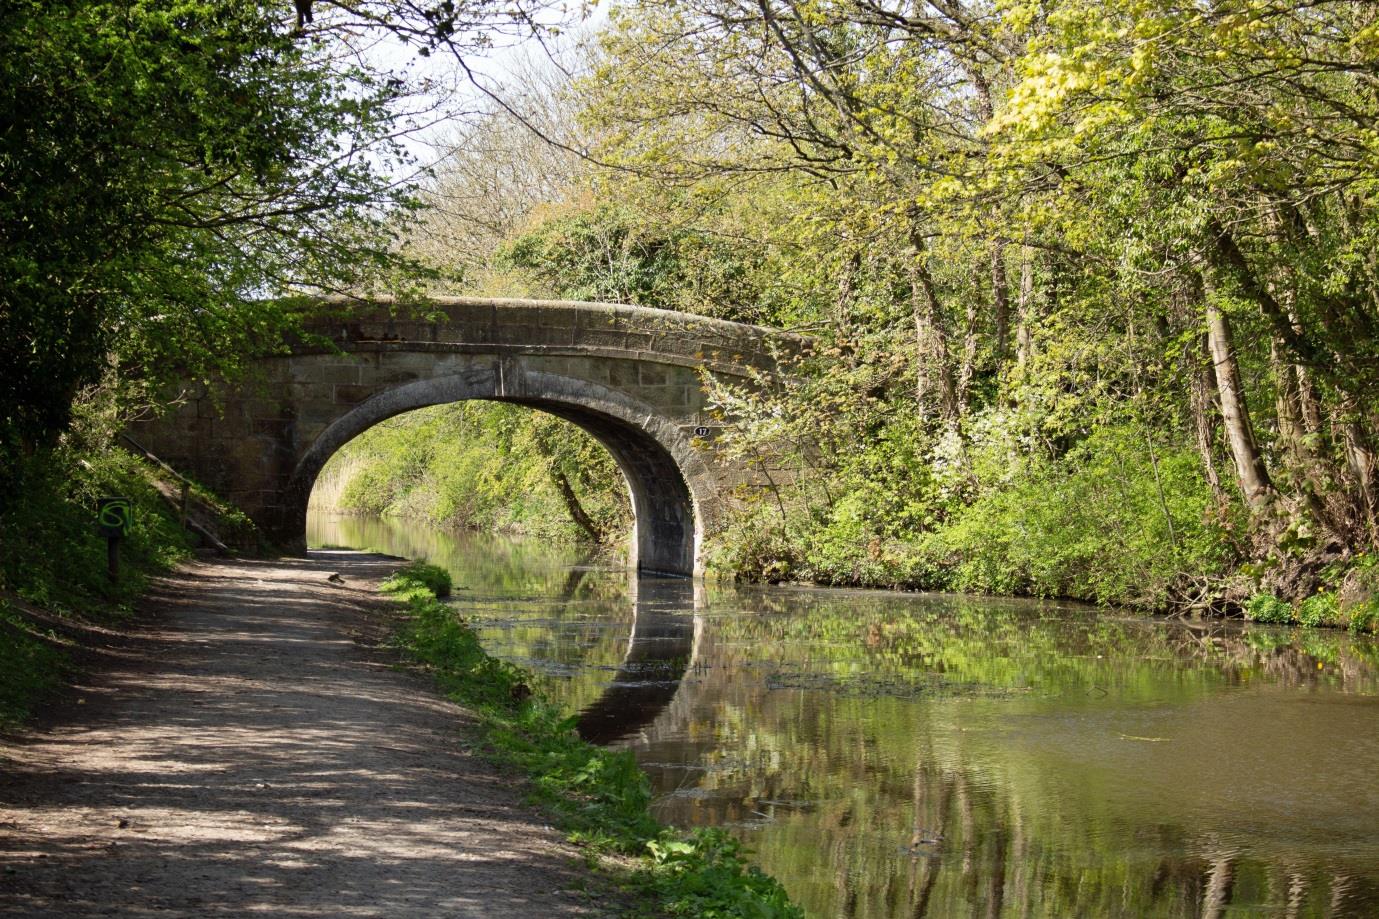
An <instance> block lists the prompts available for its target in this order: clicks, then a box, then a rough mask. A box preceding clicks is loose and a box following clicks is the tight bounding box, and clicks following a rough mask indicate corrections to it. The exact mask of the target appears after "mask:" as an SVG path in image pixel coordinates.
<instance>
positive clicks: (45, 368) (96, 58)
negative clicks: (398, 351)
mask: <svg viewBox="0 0 1379 919" xmlns="http://www.w3.org/2000/svg"><path fill="white" fill-rule="evenodd" d="M0 30H3V33H4V34H5V36H6V44H5V55H4V56H3V59H0V124H3V125H4V126H5V127H4V129H3V132H0V173H3V174H4V175H5V177H6V180H5V190H4V194H3V195H0V276H3V277H4V278H5V285H4V288H3V291H0V363H2V364H3V365H4V367H5V373H4V375H3V377H0V479H4V480H7V481H8V480H11V477H12V475H13V473H15V472H16V471H17V467H16V464H17V462H18V458H19V457H20V456H21V455H22V454H23V453H24V452H25V451H28V450H32V449H34V448H36V447H38V446H46V445H51V444H52V443H53V442H54V438H55V437H56V436H57V434H58V433H59V432H61V431H62V430H63V429H64V428H65V427H66V426H67V423H68V420H69V417H70V406H71V404H72V401H73V399H74V398H75V396H76V394H77V393H78V391H80V390H81V389H82V388H83V387H86V386H89V385H92V384H94V383H96V382H97V381H98V380H100V379H101V378H102V377H103V376H105V375H107V374H108V373H110V372H111V371H117V372H118V374H119V376H120V378H121V379H122V380H124V384H125V386H127V387H129V390H128V391H126V392H124V393H123V395H124V396H125V398H127V399H130V400H131V401H135V402H137V401H138V400H140V399H141V398H143V397H144V396H145V394H146V392H148V391H153V390H155V389H156V388H157V387H158V385H159V384H161V383H164V382H166V381H168V380H170V379H178V380H185V379H187V378H189V377H192V378H195V377H197V376H201V375H204V374H207V373H210V372H212V371H227V372H235V371H236V370H238V369H239V368H240V366H241V364H242V362H243V360H244V359H245V358H246V357H248V356H250V355H252V354H255V353H260V352H262V351H264V350H271V349H273V348H276V347H279V346H280V343H281V332H282V331H283V330H284V329H285V328H288V327H291V325H292V324H293V323H294V321H295V316H294V308H293V306H292V304H291V302H289V301H279V300H273V299H272V297H274V296H275V295H283V294H289V293H298V292H300V291H301V290H303V289H307V290H311V289H339V288H340V287H341V286H345V285H350V284H359V283H363V282H365V281H366V280H368V279H369V278H371V277H378V276H380V273H383V272H386V271H387V270H389V268H390V267H391V266H394V265H397V264H399V259H398V258H397V257H396V256H394V255H393V254H392V251H391V236H390V229H389V221H390V220H391V219H392V216H393V214H394V213H400V212H403V211H406V210H407V209H408V208H410V207H411V205H412V199H411V196H410V192H409V190H408V188H407V187H406V186H405V185H399V184H398V183H396V182H394V181H393V179H392V178H391V176H389V175H388V172H389V168H390V165H391V164H393V163H394V162H396V161H397V160H398V159H399V157H400V156H401V155H402V154H401V148H400V147H399V146H398V144H397V142H396V139H395V135H394V130H393V129H394V125H393V123H392V122H393V114H394V111H395V110H396V108H397V103H398V102H399V101H400V99H401V96H402V94H403V92H404V86H403V84H402V83H401V82H399V81H397V80H392V79H390V78H389V76H388V75H386V74H375V73H371V72H368V71H366V70H364V69H361V68H360V67H357V66H354V65H352V64H350V63H349V61H350V60H354V58H353V56H352V55H339V54H338V53H337V52H338V48H336V47H334V46H333V45H332V44H331V42H330V41H329V39H328V38H326V37H317V38H305V37H303V36H300V35H297V34H294V32H293V31H292V29H291V27H290V20H289V19H288V17H287V10H286V5H284V4H278V3H273V2H251V3H244V2H238V0H149V2H141V3H136V4H109V3H99V2H94V0H62V2H47V0H44V2H38V0H21V2H17V3H8V4H6V5H5V6H4V8H3V11H0ZM135 382H138V383H141V384H142V386H133V385H132V384H133V383H135Z"/></svg>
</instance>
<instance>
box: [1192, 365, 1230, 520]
mask: <svg viewBox="0 0 1379 919" xmlns="http://www.w3.org/2000/svg"><path fill="white" fill-rule="evenodd" d="M1197 347H1198V348H1200V349H1201V351H1202V353H1203V354H1209V352H1207V343H1206V339H1205V338H1199V339H1198V343H1197ZM1193 364H1194V365H1195V366H1194V367H1193V372H1192V393H1191V398H1190V405H1191V410H1192V428H1193V435H1194V440H1195V442H1196V446H1197V455H1198V456H1199V457H1200V458H1201V460H1202V472H1203V473H1204V474H1205V475H1206V478H1207V484H1208V485H1210V486H1211V496H1212V498H1213V499H1215V501H1216V505H1217V507H1225V506H1226V505H1227V504H1229V503H1230V502H1229V500H1228V499H1227V498H1226V491H1225V489H1224V488H1222V487H1221V473H1220V472H1218V471H1217V469H1216V413H1215V412H1213V409H1216V412H1219V411H1220V409H1219V405H1218V402H1217V398H1216V377H1215V375H1214V374H1213V373H1212V370H1211V365H1210V364H1209V363H1202V362H1200V361H1193Z"/></svg>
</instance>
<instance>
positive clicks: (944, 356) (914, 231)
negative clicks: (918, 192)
mask: <svg viewBox="0 0 1379 919" xmlns="http://www.w3.org/2000/svg"><path fill="white" fill-rule="evenodd" d="M910 247H911V250H912V251H911V257H910V302H911V308H912V311H913V313H914V323H915V345H916V349H917V351H918V355H917V356H918V361H919V367H918V368H917V372H916V377H917V379H916V396H917V399H918V402H919V410H920V412H921V413H924V412H925V402H927V398H928V393H929V391H930V390H932V389H934V388H935V387H934V384H935V383H936V384H937V388H938V393H939V413H940V416H941V417H942V419H943V421H944V422H945V423H946V424H949V425H953V424H956V423H957V418H958V389H957V384H956V381H955V380H954V378H953V365H952V357H951V349H950V348H949V345H948V328H947V324H946V323H945V322H944V317H943V311H942V309H940V307H939V302H938V294H937V292H936V291H935V289H934V278H933V275H931V274H930V273H929V264H928V260H927V259H928V255H927V253H926V251H925V245H924V237H923V236H922V235H920V232H919V228H918V227H915V226H912V227H911V228H910Z"/></svg>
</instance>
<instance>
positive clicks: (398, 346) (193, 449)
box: [133, 297, 801, 574]
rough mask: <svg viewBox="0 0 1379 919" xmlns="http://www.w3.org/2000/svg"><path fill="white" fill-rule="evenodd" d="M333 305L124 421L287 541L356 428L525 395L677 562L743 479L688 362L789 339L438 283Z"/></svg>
mask: <svg viewBox="0 0 1379 919" xmlns="http://www.w3.org/2000/svg"><path fill="white" fill-rule="evenodd" d="M347 306H348V305H347V304H346V302H345V301H338V300H337V301H323V303H322V313H323V314H322V317H321V318H320V319H319V320H314V321H313V322H312V323H311V324H310V326H309V327H308V329H307V332H308V333H309V334H307V335H305V336H303V338H302V340H300V341H299V342H297V343H296V344H295V345H294V347H293V349H292V351H291V353H289V354H285V355H281V356H275V357H269V358H263V359H261V360H260V361H259V362H258V365H257V367H256V368H255V371H254V372H253V373H252V374H250V377H249V379H248V380H246V381H245V382H242V383H240V384H238V385H235V386H230V385H222V386H219V387H212V388H211V389H209V390H202V391H198V392H196V393H194V394H191V395H190V396H189V397H188V398H187V399H186V400H185V401H184V402H183V403H182V404H181V405H180V407H179V408H178V409H177V410H175V411H173V412H170V413H169V414H167V415H165V416H163V417H161V418H159V419H156V420H153V421H145V422H140V423H138V424H136V425H135V426H134V429H133V434H134V436H135V437H136V438H138V439H139V440H140V441H141V442H143V443H144V445H145V446H147V447H148V448H149V449H150V450H151V451H152V452H154V453H155V454H157V455H158V456H160V457H161V458H162V459H164V460H165V461H167V462H169V463H170V464H172V465H173V466H174V467H176V468H178V469H181V470H183V471H185V472H186V473H188V474H189V475H191V476H192V477H194V478H196V479H198V480H199V481H201V482H203V483H205V484H206V485H208V486H209V487H211V488H213V489H215V490H217V491H218V492H220V493H221V494H223V495H224V496H225V497H226V498H228V499H230V500H231V501H233V502H235V503H236V504H237V505H238V506H240V507H241V508H243V509H244V510H245V511H246V512H247V513H248V514H249V515H250V517H251V518H253V519H254V521H255V522H256V523H257V524H258V525H259V526H260V527H261V528H262V529H263V530H264V531H265V532H266V533H267V534H268V535H269V536H270V538H272V539H274V540H276V541H278V542H279V543H281V544H282V545H284V546H286V547H289V548H295V549H301V548H303V546H304V538H305V536H304V534H305V529H306V506H307V501H308V499H309V497H310V495H311V487H312V485H313V483H314V482H315V481H316V476H317V474H318V473H319V472H320V471H321V467H322V466H323V465H324V464H325V462H326V460H327V459H329V458H330V456H331V454H333V453H334V452H335V451H336V450H338V449H339V448H340V447H341V446H343V445H344V444H345V443H346V442H348V441H349V440H350V439H351V438H353V437H355V436H356V435H358V434H359V433H361V432H362V431H364V430H366V429H368V428H369V427H371V426H373V425H375V424H377V423H378V422H380V421H382V420H384V419H386V418H389V417H392V416H393V415H396V414H399V413H401V412H405V411H410V410H411V409H415V408H421V407H423V406H427V405H435V404H438V403H443V402H456V401H460V400H463V399H489V400H495V401H502V402H513V403H517V404H520V405H529V406H531V407H533V408H537V409H541V410H543V411H547V412H550V413H551V414H554V415H558V416H560V417H562V418H565V419H567V420H569V421H571V422H573V423H575V424H577V425H579V426H580V427H582V428H584V429H585V430H586V431H588V432H589V433H590V434H592V435H593V436H594V437H595V438H597V439H598V440H599V441H600V442H602V443H603V444H604V445H605V446H606V447H607V448H608V450H609V452H610V453H611V454H612V455H613V457H614V459H615V460H617V462H618V465H619V466H620V467H621V469H622V471H623V473H624V475H625V476H626V478H627V483H628V488H629V490H630V492H631V495H632V503H633V508H634V510H635V512H636V518H637V526H636V536H635V540H634V548H635V551H636V557H637V562H638V567H639V568H641V569H642V570H644V571H656V572H663V573H669V574H692V573H698V572H700V571H701V570H702V562H703V560H702V556H701V547H702V545H703V540H704V537H705V535H706V534H707V533H710V532H712V531H713V530H714V529H715V528H716V527H717V526H718V525H719V523H720V522H721V520H722V519H723V515H724V510H725V509H726V505H727V502H728V501H730V500H731V497H730V493H731V492H732V491H733V490H734V489H736V488H739V487H741V486H743V485H748V486H750V485H752V484H754V481H753V473H752V472H751V471H749V470H744V469H741V468H735V467H733V465H732V464H730V463H727V462H725V461H724V460H723V459H722V458H721V457H720V456H719V454H718V452H717V450H716V449H715V447H714V432H715V431H716V430H717V429H718V426H719V424H720V421H719V420H717V419H715V418H713V417H712V416H711V415H710V413H709V407H708V405H707V403H706V398H705V391H704V387H703V383H702V380H701V375H702V374H703V373H704V372H705V371H710V372H712V373H714V374H716V375H723V376H726V377H729V378H733V379H736V380H738V381H747V380H751V379H753V378H754V372H755V371H771V370H773V369H774V367H775V355H776V353H777V352H778V351H780V350H781V349H785V350H787V351H793V350H796V349H798V348H799V347H800V346H801V342H800V340H799V339H797V338H794V337H792V336H788V335H785V334H784V333H780V332H775V331H773V330H769V329H763V328H760V327H756V326H747V325H741V324H738V323H731V322H723V321H721V320H714V319H704V318H699V317H694V316H688V315H684V314H680V313H671V312H666V311H664V310H651V309H644V308H640V307H630V306H618V305H613V304H605V303H575V302H563V301H560V302H556V301H534V300H490V299H477V298H458V297H457V298H439V299H437V300H434V301H430V302H428V304H427V305H426V307H425V308H424V314H423V317H422V318H412V317H411V315H410V313H411V312H412V311H411V310H406V309H403V308H401V307H399V306H398V305H397V304H395V303H392V302H391V301H374V302H372V303H371V304H369V305H368V307H367V308H365V309H363V310H361V309H360V308H359V307H358V306H357V305H355V306H349V307H348V308H347ZM395 313H396V314H400V315H394V314H395Z"/></svg>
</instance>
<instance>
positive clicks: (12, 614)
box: [0, 437, 190, 727]
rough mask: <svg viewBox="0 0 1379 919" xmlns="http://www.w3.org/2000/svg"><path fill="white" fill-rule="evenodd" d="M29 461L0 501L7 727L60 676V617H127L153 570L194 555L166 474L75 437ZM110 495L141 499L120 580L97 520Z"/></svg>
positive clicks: (1, 670) (0, 722)
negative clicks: (112, 576)
mask: <svg viewBox="0 0 1379 919" xmlns="http://www.w3.org/2000/svg"><path fill="white" fill-rule="evenodd" d="M22 463H23V464H22V467H21V468H20V469H17V470H14V471H15V472H16V473H17V475H18V477H19V478H20V480H22V481H23V482H24V488H23V489H22V490H20V491H19V492H18V493H17V494H15V495H13V496H11V499H10V500H9V501H8V502H7V503H6V504H5V505H4V506H3V507H0V532H4V533H5V534H7V535H6V538H4V539H2V540H0V727H15V726H17V725H19V724H20V723H22V721H23V720H24V719H25V718H26V717H27V716H28V714H29V713H30V712H31V710H32V708H33V706H34V704H35V703H36V702H37V701H38V700H39V699H41V698H42V697H43V695H44V694H46V693H47V692H49V691H50V690H51V689H52V688H54V687H55V686H57V685H58V683H59V682H60V681H61V677H62V675H63V672H64V670H65V669H66V666H67V650H68V645H69V639H67V638H63V637H61V636H59V635H57V634H55V633H54V632H53V631H52V622H53V621H56V622H59V623H60V622H61V621H62V620H64V619H75V620H83V621H97V622H99V621H110V620H119V619H122V618H124V617H126V616H127V615H128V612H129V608H130V604H131V603H132V602H133V600H134V599H135V598H136V597H138V595H139V594H140V593H142V592H143V590H144V587H145V585H146V584H147V581H148V576H149V575H150V574H154V573H157V572H160V571H165V570H167V569H168V568H170V567H171V566H172V565H173V564H175V563H176V562H177V561H179V560H180V559H182V558H185V557H186V556H187V554H188V553H189V551H190V542H189V539H188V537H187V534H186V533H185V532H184V531H183V530H182V529H181V528H180V527H179V526H178V523H177V519H176V516H175V514H174V512H173V511H172V509H171V508H170V507H169V505H168V503H167V502H166V501H165V500H164V499H163V497H162V495H161V494H160V492H159V471H158V470H157V469H155V468H154V467H152V466H151V465H150V464H148V463H146V462H145V461H144V460H142V459H139V458H136V457H135V456H133V455H131V454H129V453H126V452H125V451H123V450H118V449H112V448H110V447H108V446H101V445H99V442H97V443H96V444H90V443H83V442H82V441H81V440H80V439H78V438H72V437H69V438H67V439H66V440H65V441H64V442H63V443H61V444H59V445H57V446H55V447H49V448H44V449H41V450H39V451H36V452H35V453H33V454H32V455H30V456H29V457H27V458H25V459H24V460H23V461H22ZM165 487H166V486H165ZM109 495H119V496H124V497H128V498H130V499H131V500H132V501H133V504H134V520H133V526H132V528H131V529H130V531H129V534H128V535H127V536H126V537H125V538H124V539H121V540H120V544H119V553H120V579H119V581H118V583H111V581H110V580H109V578H108V576H107V572H106V541H105V539H104V538H102V537H101V536H100V535H99V534H98V533H97V532H96V526H95V508H96V500H97V499H98V498H101V497H104V496H109ZM34 608H37V609H38V610H40V611H41V614H40V615H39V616H38V617H36V616H35V615H30V612H31V611H32V610H33V609H34ZM45 620H47V622H46V623H45Z"/></svg>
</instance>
